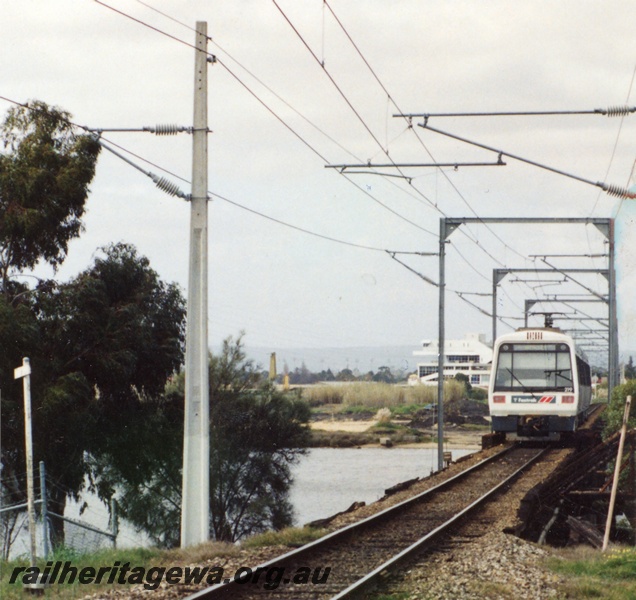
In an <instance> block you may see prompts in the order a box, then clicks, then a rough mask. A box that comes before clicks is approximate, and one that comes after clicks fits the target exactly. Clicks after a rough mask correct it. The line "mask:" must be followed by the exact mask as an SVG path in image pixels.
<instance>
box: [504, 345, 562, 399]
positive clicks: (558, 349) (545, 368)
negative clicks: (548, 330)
mask: <svg viewBox="0 0 636 600" xmlns="http://www.w3.org/2000/svg"><path fill="white" fill-rule="evenodd" d="M573 389H574V382H573V379H572V361H571V359H570V348H569V346H568V345H567V344H503V345H502V346H501V347H500V348H499V358H498V360H497V373H496V376H495V390H496V391H501V392H506V391H542V390H551V391H573Z"/></svg>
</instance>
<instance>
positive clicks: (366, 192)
mask: <svg viewBox="0 0 636 600" xmlns="http://www.w3.org/2000/svg"><path fill="white" fill-rule="evenodd" d="M102 4H103V3H102ZM141 4H144V5H145V6H148V5H147V4H146V3H143V2H142V3H141ZM274 4H275V5H276V6H277V8H278V10H279V11H280V12H281V14H283V16H284V17H285V18H286V20H287V21H288V23H289V24H290V26H292V28H293V29H294V31H295V32H296V33H297V35H298V36H299V37H300V39H301V40H302V41H303V43H304V45H305V46H306V47H307V49H308V50H309V51H310V53H311V54H312V56H313V57H314V59H315V60H316V61H317V62H319V63H320V61H319V60H318V59H317V57H316V56H315V53H313V51H312V50H311V48H310V47H309V46H308V44H307V43H306V42H305V40H304V39H303V38H302V36H301V35H300V33H299V32H298V31H297V29H296V28H295V27H294V26H293V24H292V23H291V21H290V20H289V19H288V18H287V17H286V15H285V14H284V12H283V11H282V9H280V7H279V6H278V5H277V4H276V2H274ZM330 10H331V9H330ZM158 12H159V11H158ZM331 12H333V11H331ZM162 14H163V13H162ZM137 21H138V20H137ZM177 22H178V21H177ZM142 23H143V22H142ZM153 29H154V30H156V31H159V32H160V30H158V29H157V28H153ZM217 60H218V59H217ZM365 62H366V61H365ZM221 64H222V63H221ZM367 64H368V63H367ZM223 66H225V65H223ZM321 67H322V68H323V70H325V71H326V69H325V68H324V63H321ZM226 70H228V71H229V69H228V68H227V67H226ZM230 73H231V71H230ZM231 74H232V75H233V76H234V77H235V78H236V79H237V80H238V81H239V82H240V83H241V84H242V85H243V86H244V87H245V88H246V89H247V90H248V92H250V93H251V94H252V95H254V96H255V97H256V98H257V100H259V102H261V103H262V104H263V105H264V106H265V107H266V108H267V109H268V110H270V112H272V114H274V115H275V116H276V117H277V118H279V117H278V116H277V115H276V114H275V113H273V111H271V109H269V107H267V105H265V104H264V103H263V102H262V100H260V99H259V98H258V97H257V96H256V95H255V94H254V92H253V91H251V90H250V89H249V88H248V87H247V86H246V85H245V84H244V83H243V82H242V81H240V79H238V78H237V77H236V75H234V74H233V73H231ZM327 75H328V77H329V78H330V79H331V80H332V81H333V79H332V78H331V76H330V74H328V73H327ZM376 78H377V76H376ZM333 83H334V85H336V88H337V89H338V91H339V92H340V93H341V95H343V94H342V92H341V90H340V88H338V86H337V84H336V83H335V81H333ZM343 97H344V99H345V101H346V102H347V104H349V105H350V106H351V108H352V109H353V110H354V112H356V111H355V108H354V107H353V106H352V105H351V103H350V102H349V101H348V99H347V98H346V96H344V95H343ZM356 114H357V112H356ZM358 116H359V115H358ZM279 120H281V122H282V123H283V124H284V125H285V126H286V127H288V128H289V126H288V125H287V124H286V123H285V122H284V121H283V120H282V119H280V118H279ZM363 123H364V121H363ZM365 126H366V124H365ZM367 129H368V127H367ZM292 131H293V130H292ZM369 132H370V130H369ZM294 133H295V132H294ZM370 133H371V135H372V137H373V139H374V140H375V141H376V143H377V144H378V146H379V147H380V148H381V150H382V151H383V152H385V153H386V149H384V148H383V147H382V144H381V143H379V140H377V138H376V137H375V136H374V135H373V134H372V132H370ZM312 149H313V148H312ZM429 154H430V153H429ZM387 156H388V154H387ZM389 158H390V157H389ZM349 181H350V182H351V183H352V184H353V185H356V187H358V188H359V189H360V190H361V191H362V192H363V193H365V194H367V195H368V196H369V197H371V198H372V199H373V200H374V201H375V202H377V203H379V204H380V205H381V206H383V207H384V208H385V209H386V210H389V211H390V212H392V213H393V214H395V215H396V216H398V217H399V218H401V219H403V220H405V221H406V222H408V223H410V224H412V225H415V226H416V227H418V228H420V229H422V230H423V231H426V232H427V233H429V234H431V235H436V234H434V233H433V232H431V231H429V230H426V229H425V228H422V227H421V226H419V225H417V224H415V223H414V222H412V221H411V220H409V219H407V218H405V217H403V216H402V215H400V214H399V213H397V212H396V211H393V209H391V208H390V207H388V206H386V205H385V204H384V203H382V202H381V201H379V200H378V199H377V198H375V197H374V196H372V195H371V194H369V192H368V190H365V189H363V188H362V187H361V186H357V184H355V182H353V181H351V180H350V179H349ZM413 189H414V190H415V191H417V192H418V194H420V195H422V194H421V192H419V190H417V188H415V187H414V188H413ZM460 195H461V194H460ZM422 196H423V195H422ZM423 197H424V198H425V199H426V200H427V202H428V203H429V204H431V202H430V200H429V199H428V198H426V197H425V196H423ZM434 206H435V205H434ZM435 208H436V210H439V209H438V207H437V206H435ZM471 210H472V209H471ZM440 212H441V211H440ZM472 212H473V213H474V214H475V215H476V213H475V212H474V211H472ZM442 214H443V213H442ZM462 233H463V234H464V235H466V236H467V234H466V233H465V232H464V231H462ZM493 235H495V237H497V238H498V236H497V235H496V234H494V232H493ZM467 237H469V239H471V241H473V242H474V243H476V244H477V246H478V247H479V248H480V249H481V250H482V251H484V252H485V253H486V254H487V255H489V256H490V257H491V258H492V259H493V260H495V261H496V262H497V263H498V264H500V265H501V264H502V263H500V262H499V261H498V260H497V259H496V257H494V256H493V255H492V254H490V253H489V252H488V251H487V250H485V248H483V247H482V246H481V245H480V244H479V242H478V241H476V240H474V239H472V238H470V236H467ZM498 239H500V238H498ZM500 241H502V240H501V239H500ZM504 245H506V247H509V246H507V244H505V242H504ZM510 249H511V250H512V251H514V252H516V251H515V250H514V249H512V248H510ZM517 254H518V253H517ZM466 262H467V264H468V265H469V266H470V267H471V268H473V270H475V272H476V273H478V274H480V272H479V271H478V270H477V269H476V268H475V267H474V266H473V265H472V263H471V262H469V261H466Z"/></svg>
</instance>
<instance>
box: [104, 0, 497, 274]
mask: <svg viewBox="0 0 636 600" xmlns="http://www.w3.org/2000/svg"><path fill="white" fill-rule="evenodd" d="M101 4H103V3H101ZM363 191H364V190H363ZM478 245H479V244H478ZM480 247H481V246H480ZM482 249H483V247H482ZM499 264H501V263H499Z"/></svg>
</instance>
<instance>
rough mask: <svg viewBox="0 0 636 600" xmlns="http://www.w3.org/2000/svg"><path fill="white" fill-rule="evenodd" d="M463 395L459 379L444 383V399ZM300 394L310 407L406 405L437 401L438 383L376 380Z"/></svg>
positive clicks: (325, 386)
mask: <svg viewBox="0 0 636 600" xmlns="http://www.w3.org/2000/svg"><path fill="white" fill-rule="evenodd" d="M465 395H466V387H465V386H464V384H463V383H462V382H461V381H455V380H451V381H446V382H444V400H445V401H446V402H450V401H456V400H460V399H461V398H463V397H464V396H465ZM302 396H303V398H304V399H305V400H307V402H308V403H309V405H310V406H322V405H325V404H342V405H344V406H345V407H354V406H355V407H364V408H368V409H369V410H377V409H379V408H384V407H388V408H392V407H396V406H401V405H405V404H421V405H425V404H434V403H436V402H437V386H428V385H415V386H399V385H392V384H389V383H375V382H368V383H367V382H356V383H349V384H341V385H337V384H331V385H314V386H311V387H306V388H303V391H302Z"/></svg>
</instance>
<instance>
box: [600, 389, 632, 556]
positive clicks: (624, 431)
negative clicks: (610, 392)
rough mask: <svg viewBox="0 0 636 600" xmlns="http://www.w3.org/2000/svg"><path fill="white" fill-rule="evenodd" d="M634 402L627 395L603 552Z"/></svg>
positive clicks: (610, 526)
mask: <svg viewBox="0 0 636 600" xmlns="http://www.w3.org/2000/svg"><path fill="white" fill-rule="evenodd" d="M631 404H632V397H631V396H627V400H626V401H625V412H624V413H623V426H622V427H621V439H620V441H619V442H618V453H617V455H616V465H615V466H614V481H613V482H612V493H611V495H610V503H609V508H608V510H607V521H606V523H605V537H604V538H603V552H605V550H607V546H608V544H609V538H610V531H611V529H612V521H613V520H614V505H615V504H616V493H617V491H618V480H619V478H620V474H621V463H622V462H623V447H624V445H625V435H626V434H627V421H629V409H630V407H631Z"/></svg>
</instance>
